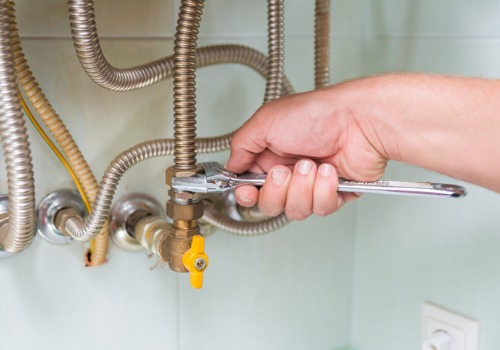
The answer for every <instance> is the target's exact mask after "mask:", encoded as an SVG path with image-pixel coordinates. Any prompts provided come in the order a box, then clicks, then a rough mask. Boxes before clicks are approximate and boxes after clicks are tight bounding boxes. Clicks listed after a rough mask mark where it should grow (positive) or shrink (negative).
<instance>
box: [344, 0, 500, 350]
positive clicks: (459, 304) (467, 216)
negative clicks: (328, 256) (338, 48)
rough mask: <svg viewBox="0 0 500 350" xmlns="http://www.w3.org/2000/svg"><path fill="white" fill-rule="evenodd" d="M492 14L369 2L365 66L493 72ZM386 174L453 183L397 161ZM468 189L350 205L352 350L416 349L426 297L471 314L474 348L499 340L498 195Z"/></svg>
mask: <svg viewBox="0 0 500 350" xmlns="http://www.w3.org/2000/svg"><path fill="white" fill-rule="evenodd" d="M499 16H500V3H499V2H498V1H488V0H482V1H465V0H460V1H456V0H449V1H445V0H441V1H435V0H418V1H416V0H413V1H410V0H392V1H391V0H379V1H368V0H367V1H365V3H364V20H363V23H364V38H363V44H362V52H363V55H362V56H363V63H362V66H363V73H364V74H377V73H381V72H387V71H424V72H433V73H443V74H456V75H472V76H483V77H491V78H497V77H500V22H499V21H498V18H499ZM499 98H500V96H499ZM423 113H425V110H423ZM499 137H500V135H499ZM450 147H453V145H450ZM429 152H432V150H429ZM491 161H492V162H498V161H499V160H498V159H492V160H491ZM386 177H387V178H388V179H389V178H394V179H396V178H397V179H414V180H427V179H428V180H439V181H454V180H452V179H447V178H444V177H442V176H439V175H436V174H433V173H429V172H426V171H423V170H420V169H416V168H412V167H408V166H404V165H400V164H392V165H391V166H390V167H389V170H388V172H387V175H386ZM467 187H468V188H469V196H468V197H467V198H465V199H463V200H429V199H414V198H404V197H397V198H389V197H383V196H378V197H375V196H372V197H369V196H365V197H366V198H363V199H362V200H360V201H359V202H358V203H357V207H356V229H355V235H356V239H355V254H354V270H353V275H354V283H353V299H352V305H353V306H352V314H351V322H352V327H351V336H350V343H351V345H352V346H353V347H354V348H355V349H356V350H400V349H405V350H406V349H420V305H421V303H422V302H424V301H431V302H434V303H437V304H440V305H442V306H444V307H446V308H449V309H452V310H455V311H456V312H459V313H462V314H465V315H468V316H470V317H472V318H475V319H477V320H479V321H480V338H481V349H482V350H497V349H499V348H500V333H499V332H498V327H499V324H500V302H499V295H500V277H499V276H500V274H499V273H498V271H499V266H500V255H499V254H498V249H499V247H500V215H499V212H498V210H499V208H500V196H499V195H498V194H495V193H492V192H489V191H486V190H483V189H480V188H477V187H474V186H470V185H467Z"/></svg>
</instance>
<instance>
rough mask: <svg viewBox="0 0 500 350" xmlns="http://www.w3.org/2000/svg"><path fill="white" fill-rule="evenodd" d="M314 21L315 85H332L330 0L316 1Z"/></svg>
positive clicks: (317, 86) (317, 87)
mask: <svg viewBox="0 0 500 350" xmlns="http://www.w3.org/2000/svg"><path fill="white" fill-rule="evenodd" d="M314 18H315V21H314V85H315V87H316V89H319V88H321V87H324V86H327V85H329V84H330V0H316V5H315V17H314Z"/></svg>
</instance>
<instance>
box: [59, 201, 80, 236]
mask: <svg viewBox="0 0 500 350" xmlns="http://www.w3.org/2000/svg"><path fill="white" fill-rule="evenodd" d="M71 218H78V219H80V220H83V219H82V216H81V215H80V213H79V212H78V211H77V210H76V209H75V208H63V209H61V210H59V211H58V212H57V213H56V216H55V218H54V226H55V227H56V229H58V230H59V231H60V232H61V233H62V234H63V235H65V236H68V237H71V235H70V234H69V232H68V231H67V230H66V227H65V224H66V221H67V220H68V219H71Z"/></svg>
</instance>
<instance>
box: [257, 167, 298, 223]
mask: <svg viewBox="0 0 500 350" xmlns="http://www.w3.org/2000/svg"><path fill="white" fill-rule="evenodd" d="M291 174H292V172H291V170H290V169H289V168H287V167H286V166H283V165H278V166H275V167H273V168H272V169H271V170H270V171H269V173H268V174H267V178H266V183H265V184H264V186H263V187H262V189H261V190H260V194H259V210H260V211H261V212H262V213H264V214H266V215H268V216H277V215H279V214H281V213H282V212H283V208H284V207H285V204H286V201H287V192H288V187H289V183H290V178H291Z"/></svg>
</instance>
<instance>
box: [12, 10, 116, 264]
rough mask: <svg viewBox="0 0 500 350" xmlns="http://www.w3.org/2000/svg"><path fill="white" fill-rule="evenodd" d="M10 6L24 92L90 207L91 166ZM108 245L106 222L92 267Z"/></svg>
mask: <svg viewBox="0 0 500 350" xmlns="http://www.w3.org/2000/svg"><path fill="white" fill-rule="evenodd" d="M10 7H11V11H10V17H11V30H10V32H11V40H12V54H13V60H14V68H15V71H16V76H17V80H18V83H19V85H20V86H21V88H22V89H23V90H24V92H25V94H26V96H27V98H28V100H29V101H30V103H31V104H32V105H33V107H35V110H36V112H37V113H38V115H39V116H40V118H41V119H42V121H43V122H44V124H45V126H47V128H48V129H49V131H50V132H51V134H52V136H54V139H55V140H56V142H57V143H58V145H59V147H60V148H61V151H62V152H63V154H64V156H65V157H66V159H67V160H68V163H69V164H70V166H71V168H72V169H73V170H74V172H75V174H76V176H77V178H78V180H79V181H80V183H81V184H82V188H83V190H84V192H85V195H86V196H87V198H88V199H89V202H90V204H92V203H93V202H94V200H95V196H96V194H97V189H98V183H97V180H96V178H95V176H94V174H93V173H92V170H91V169H90V167H89V165H88V164H87V161H86V160H85V158H84V157H83V155H82V153H81V152H80V149H79V148H78V146H77V145H76V143H75V141H74V140H73V137H72V136H71V133H70V132H69V131H68V129H67V128H66V125H64V123H63V121H62V120H61V118H60V117H59V115H58V114H57V112H56V111H55V110H54V108H53V107H52V105H51V104H50V102H49V101H48V99H47V98H46V97H45V94H44V93H43V91H42V89H41V88H40V86H39V85H38V82H37V81H36V79H35V77H34V75H33V73H32V72H31V70H30V67H29V66H28V63H27V61H26V57H25V56H24V52H23V48H22V46H21V43H20V40H19V33H18V30H17V23H16V16H15V10H14V3H13V2H12V1H11V6H10ZM108 243H109V232H108V225H107V223H106V225H105V226H104V228H103V229H102V231H101V232H100V233H99V234H98V235H97V236H96V237H95V241H94V245H93V249H92V251H91V257H90V261H89V264H90V265H92V266H97V265H101V264H103V263H104V262H105V261H106V255H107V251H108Z"/></svg>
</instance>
